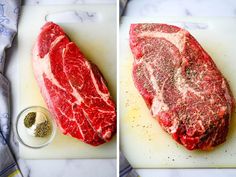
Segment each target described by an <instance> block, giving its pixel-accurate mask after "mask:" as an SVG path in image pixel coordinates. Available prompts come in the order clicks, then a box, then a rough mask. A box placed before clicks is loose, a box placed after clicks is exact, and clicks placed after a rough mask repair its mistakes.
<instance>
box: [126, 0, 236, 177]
mask: <svg viewBox="0 0 236 177" xmlns="http://www.w3.org/2000/svg"><path fill="white" fill-rule="evenodd" d="M124 16H130V17H153V16H209V17H218V16H224V17H236V1H235V0H129V3H128V4H127V8H126V10H125V13H124ZM136 171H137V173H138V174H139V175H140V176H142V177H157V176H161V177H188V176H192V177H199V176H204V177H215V176H218V177H226V176H227V177H234V176H235V174H236V169H136Z"/></svg>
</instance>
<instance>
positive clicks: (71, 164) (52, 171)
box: [6, 0, 116, 177]
mask: <svg viewBox="0 0 236 177" xmlns="http://www.w3.org/2000/svg"><path fill="white" fill-rule="evenodd" d="M83 3H85V4H92V3H97V4H98V3H115V0H22V5H51V4H83ZM67 17H68V16H67ZM69 18H73V16H71V17H69ZM69 20H70V19H69ZM72 20H73V19H72ZM15 47H16V43H13V46H12V48H11V49H10V50H8V57H9V60H8V63H7V64H8V67H7V71H6V75H7V77H8V78H9V80H10V81H11V83H12V88H13V89H15V88H16V83H17V80H16V77H15V74H14V73H15V71H16V70H17V66H16V65H15V64H14V63H15V61H13V60H11V55H12V53H13V52H12V51H13V50H14V48H15ZM12 98H16V97H15V95H14V93H13V95H12ZM15 103H16V101H13V102H12V104H13V105H12V107H13V117H14V120H13V125H12V127H15V126H14V122H15V117H16V111H15V109H16V108H15ZM12 130H13V129H12ZM11 135H12V136H11V147H12V150H13V152H14V154H15V156H16V159H17V161H18V164H19V166H20V169H21V171H22V173H23V176H24V177H75V176H81V177H84V176H86V177H94V176H96V177H115V176H116V160H115V159H76V160H70V159H62V160H24V159H20V158H19V152H18V144H17V142H16V140H15V139H16V138H15V137H14V134H13V133H12V134H11Z"/></svg>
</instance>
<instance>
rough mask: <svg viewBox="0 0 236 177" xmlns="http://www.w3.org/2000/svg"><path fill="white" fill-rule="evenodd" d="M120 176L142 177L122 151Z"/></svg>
mask: <svg viewBox="0 0 236 177" xmlns="http://www.w3.org/2000/svg"><path fill="white" fill-rule="evenodd" d="M119 175H120V177H140V176H139V175H138V174H137V173H136V171H135V170H134V169H133V168H132V167H131V165H130V164H129V162H128V161H127V159H126V158H125V156H124V155H123V153H122V152H120V172H119Z"/></svg>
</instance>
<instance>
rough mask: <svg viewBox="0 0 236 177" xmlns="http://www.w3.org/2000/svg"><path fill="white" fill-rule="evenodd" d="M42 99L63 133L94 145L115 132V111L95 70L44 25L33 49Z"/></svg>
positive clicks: (49, 25)
mask: <svg viewBox="0 0 236 177" xmlns="http://www.w3.org/2000/svg"><path fill="white" fill-rule="evenodd" d="M33 69H34V74H35V78H36V79H37V82H38V85H39V87H40V90H41V93H42V96H43V98H44V100H45V102H46V103H47V106H48V108H49V110H50V111H51V113H52V114H53V115H54V117H55V118H56V121H57V124H58V126H59V127H60V128H61V130H62V132H63V133H64V134H68V135H71V136H72V137H75V138H78V139H80V140H82V141H84V142H85V143H88V144H91V145H94V146H97V145H100V144H102V143H104V142H107V141H109V140H110V139H111V138H112V135H113V134H114V133H115V131H116V110H115V104H114V102H113V101H112V99H111V96H110V93H109V91H108V89H107V86H106V84H105V80H104V78H103V76H102V74H101V73H100V71H99V70H98V68H97V67H96V65H94V64H92V63H91V62H89V61H88V60H86V58H85V56H84V55H83V54H82V53H81V51H80V49H79V48H78V47H77V46H76V44H75V43H73V42H71V41H70V39H69V38H68V37H67V36H66V34H65V33H64V31H63V30H62V29H61V28H60V27H59V26H58V25H56V24H54V23H52V22H49V23H46V24H45V25H44V26H43V27H42V29H41V32H40V34H39V36H38V39H37V42H36V44H35V47H34V49H33Z"/></svg>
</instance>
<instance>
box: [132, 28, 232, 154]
mask: <svg viewBox="0 0 236 177" xmlns="http://www.w3.org/2000/svg"><path fill="white" fill-rule="evenodd" d="M130 47H131V50H132V53H133V56H134V62H133V71H132V72H133V80H134V84H135V86H136V88H137V89H138V91H139V93H140V94H141V95H142V97H143V98H144V100H145V102H146V104H147V106H148V108H149V109H150V112H151V114H152V116H153V117H154V118H156V119H157V121H158V122H159V124H160V125H161V127H162V128H163V129H164V130H165V131H166V132H168V133H169V134H170V135H171V136H172V137H173V139H174V140H176V141H177V142H178V143H180V144H182V145H184V146H185V147H186V148H187V149H189V150H193V149H203V150H208V149H211V148H212V147H214V146H216V145H219V144H221V143H223V142H224V141H225V140H226V136H227V132H228V127H229V122H230V117H231V115H232V112H233V109H234V98H233V96H232V93H231V91H230V88H229V85H228V83H227V81H226V79H225V78H224V77H223V76H222V74H221V72H220V71H219V70H218V68H217V66H216V65H215V63H214V62H213V60H212V59H211V57H210V56H209V55H208V54H207V53H206V51H205V50H204V49H203V48H202V47H201V45H200V44H199V43H198V42H197V41H196V39H195V38H194V37H193V36H192V35H191V34H190V33H189V32H188V31H186V30H184V29H181V28H179V27H176V26H172V25H166V24H132V25H131V27H130Z"/></svg>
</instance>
